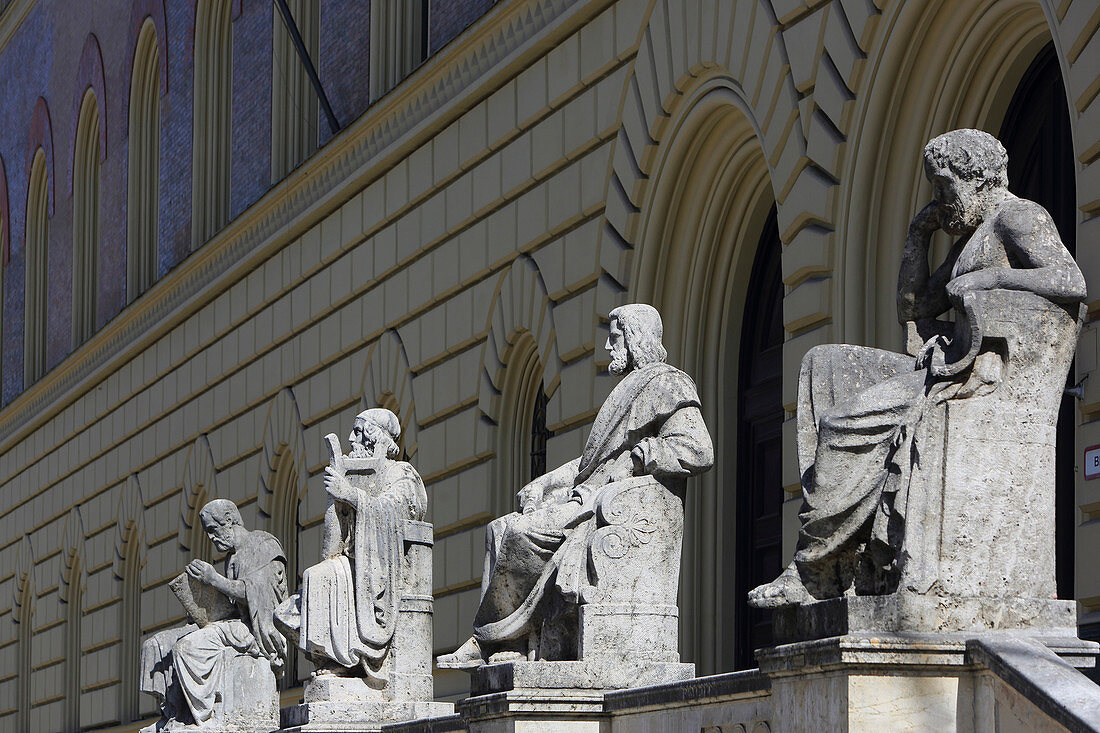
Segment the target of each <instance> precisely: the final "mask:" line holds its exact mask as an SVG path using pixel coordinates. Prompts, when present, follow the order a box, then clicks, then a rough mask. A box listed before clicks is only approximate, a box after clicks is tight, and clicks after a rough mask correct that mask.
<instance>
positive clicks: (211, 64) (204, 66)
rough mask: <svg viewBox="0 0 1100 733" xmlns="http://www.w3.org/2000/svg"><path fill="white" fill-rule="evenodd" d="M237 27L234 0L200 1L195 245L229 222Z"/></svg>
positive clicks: (193, 211)
mask: <svg viewBox="0 0 1100 733" xmlns="http://www.w3.org/2000/svg"><path fill="white" fill-rule="evenodd" d="M232 31H233V19H232V16H231V14H230V3H229V0H199V3H198V7H197V8H196V10H195V88H194V99H195V113H194V118H193V120H192V131H191V146H192V150H193V153H194V154H193V161H194V163H193V166H192V171H191V247H192V249H194V248H195V247H198V246H200V245H201V244H202V243H203V242H205V241H206V240H207V239H209V238H210V237H212V236H213V235H214V234H216V233H217V232H218V231H219V230H220V229H221V228H222V227H223V226H225V224H226V223H227V222H228V221H229V158H230V154H231V149H230V144H229V142H230V141H229V134H230V126H231V124H232V106H233V33H232Z"/></svg>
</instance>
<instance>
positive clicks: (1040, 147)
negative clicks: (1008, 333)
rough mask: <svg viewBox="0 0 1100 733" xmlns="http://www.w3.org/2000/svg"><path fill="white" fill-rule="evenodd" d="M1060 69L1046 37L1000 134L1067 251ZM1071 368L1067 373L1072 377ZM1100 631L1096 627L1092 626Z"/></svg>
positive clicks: (1070, 514) (1068, 539)
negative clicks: (1045, 42) (1051, 219)
mask: <svg viewBox="0 0 1100 733" xmlns="http://www.w3.org/2000/svg"><path fill="white" fill-rule="evenodd" d="M1068 109H1069V108H1068V105H1067V102H1066V92H1065V86H1064V85H1063V82H1062V71H1061V69H1060V68H1059V66H1058V55H1057V52H1056V51H1055V48H1054V44H1053V43H1048V44H1047V45H1046V46H1044V47H1043V48H1042V50H1040V51H1039V53H1038V54H1037V55H1036V57H1035V60H1034V61H1032V62H1031V65H1030V66H1029V67H1028V69H1027V71H1025V72H1024V75H1023V77H1022V78H1021V80H1020V83H1019V85H1018V86H1017V87H1016V91H1015V93H1014V94H1013V96H1012V101H1011V102H1010V103H1009V106H1008V110H1007V111H1006V112H1005V118H1004V122H1003V123H1002V124H1001V129H1000V135H999V137H1000V139H1001V142H1002V143H1004V146H1005V149H1006V150H1007V151H1008V182H1009V183H1008V187H1009V189H1010V190H1011V191H1012V192H1013V193H1014V194H1016V195H1017V196H1020V197H1021V198H1025V199H1030V200H1031V201H1034V202H1036V203H1038V204H1040V205H1041V206H1042V207H1043V208H1045V209H1046V210H1047V211H1049V212H1050V215H1051V217H1052V218H1053V219H1054V224H1055V226H1057V227H1058V232H1059V234H1061V235H1062V242H1063V243H1065V245H1066V248H1067V249H1068V250H1069V251H1070V254H1073V255H1076V253H1077V221H1076V216H1075V208H1076V198H1077V195H1076V179H1075V170H1074V163H1073V138H1072V133H1071V130H1070V121H1069V115H1068ZM1074 372H1075V370H1073V369H1071V370H1070V374H1069V379H1070V381H1071V382H1072V381H1073V380H1074V378H1075V377H1074ZM1074 412H1075V405H1074V404H1073V399H1072V398H1071V397H1068V396H1067V397H1065V398H1063V400H1062V408H1061V411H1060V412H1059V413H1058V448H1057V457H1056V459H1055V466H1056V469H1055V470H1056V475H1055V487H1056V488H1055V491H1056V494H1055V526H1056V534H1055V559H1056V568H1057V570H1056V574H1057V588H1058V597H1059V598H1073V597H1074V582H1073V579H1074V535H1075V532H1076V526H1075V525H1076V496H1075V494H1076V486H1075V473H1074V464H1075V459H1076V447H1075V442H1074V417H1075V416H1074ZM1093 633H1094V635H1100V629H1096V630H1094V631H1093Z"/></svg>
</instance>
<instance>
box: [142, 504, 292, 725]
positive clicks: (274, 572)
mask: <svg viewBox="0 0 1100 733" xmlns="http://www.w3.org/2000/svg"><path fill="white" fill-rule="evenodd" d="M199 518H200V520H201V521H202V525H203V529H204V530H206V534H207V536H208V537H209V538H210V541H211V542H212V543H213V544H214V547H215V548H216V549H217V550H218V552H224V553H226V556H225V574H224V575H223V574H221V573H219V572H217V571H216V570H215V569H214V567H213V566H211V565H210V563H208V562H205V561H203V560H197V559H196V560H192V561H191V562H190V563H188V565H187V568H186V573H185V574H183V575H181V576H179V577H178V578H176V580H174V581H173V582H172V583H171V586H172V590H173V591H174V592H175V593H176V595H177V596H178V597H179V598H180V601H181V602H182V603H183V605H184V608H185V610H186V611H187V614H188V617H189V618H190V620H191V621H192V623H189V624H188V625H187V626H184V627H182V628H177V629H166V630H164V631H161V632H159V633H157V634H155V635H153V636H152V637H150V638H149V639H147V640H146V641H145V642H144V643H143V644H142V647H141V691H142V692H147V693H149V694H151V695H154V696H156V697H157V698H158V700H159V701H160V704H161V711H162V713H163V718H162V719H161V721H159V722H158V723H157V724H155V725H154V726H151V727H150V730H165V729H167V730H178V729H184V730H189V729H191V726H199V727H202V728H211V729H217V730H242V731H244V730H269V729H271V728H277V727H278V724H279V697H278V694H277V692H276V688H275V675H276V673H281V672H282V668H283V664H284V662H285V659H286V640H285V639H284V638H283V637H282V636H281V635H280V634H279V632H278V631H276V629H275V625H274V623H273V621H272V612H273V611H274V609H275V606H276V605H277V604H278V603H280V602H281V601H282V600H283V599H284V598H286V592H287V589H286V558H285V557H284V556H283V549H282V547H281V546H280V545H279V541H278V540H277V539H275V538H274V537H273V536H271V535H270V534H268V533H267V532H263V531H259V530H255V531H249V530H248V529H246V528H245V526H244V522H243V521H242V520H241V514H240V512H239V511H238V510H237V507H236V505H235V504H234V503H233V502H231V501H228V500H227V499H215V500H213V501H211V502H209V503H207V504H206V505H205V506H204V507H203V508H202V509H201V510H200V511H199Z"/></svg>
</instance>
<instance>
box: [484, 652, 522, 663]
mask: <svg viewBox="0 0 1100 733" xmlns="http://www.w3.org/2000/svg"><path fill="white" fill-rule="evenodd" d="M525 659H527V655H526V654H523V653H522V652H517V651H513V650H511V649H506V650H504V651H499V652H493V654H492V656H490V657H489V664H500V663H502V662H520V661H523V660H525Z"/></svg>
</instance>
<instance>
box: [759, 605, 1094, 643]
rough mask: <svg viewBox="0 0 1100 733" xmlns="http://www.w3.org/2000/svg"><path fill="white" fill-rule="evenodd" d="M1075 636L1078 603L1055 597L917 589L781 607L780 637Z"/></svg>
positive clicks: (775, 625)
mask: <svg viewBox="0 0 1100 733" xmlns="http://www.w3.org/2000/svg"><path fill="white" fill-rule="evenodd" d="M1012 630H1018V631H1023V632H1025V633H1026V634H1028V635H1032V636H1044V637H1050V638H1053V637H1061V638H1076V636H1077V603H1076V601H1060V600H1054V599H1050V598H990V597H969V598H966V597H963V598H947V597H937V596H933V595H920V594H915V593H904V592H902V593H894V594H890V595H883V596H847V597H844V598H833V599H830V600H827V601H817V602H815V603H806V604H803V605H801V606H789V607H786V608H781V609H777V610H776V611H775V615H774V617H773V633H774V635H775V641H776V642H777V643H779V644H786V643H790V642H798V641H811V640H814V639H825V638H828V637H835V636H844V635H846V634H879V633H885V634H892V633H903V632H929V633H936V634H951V633H960V634H964V635H965V637H967V638H968V637H973V636H975V635H977V634H983V633H987V632H991V631H993V632H995V631H1012Z"/></svg>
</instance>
